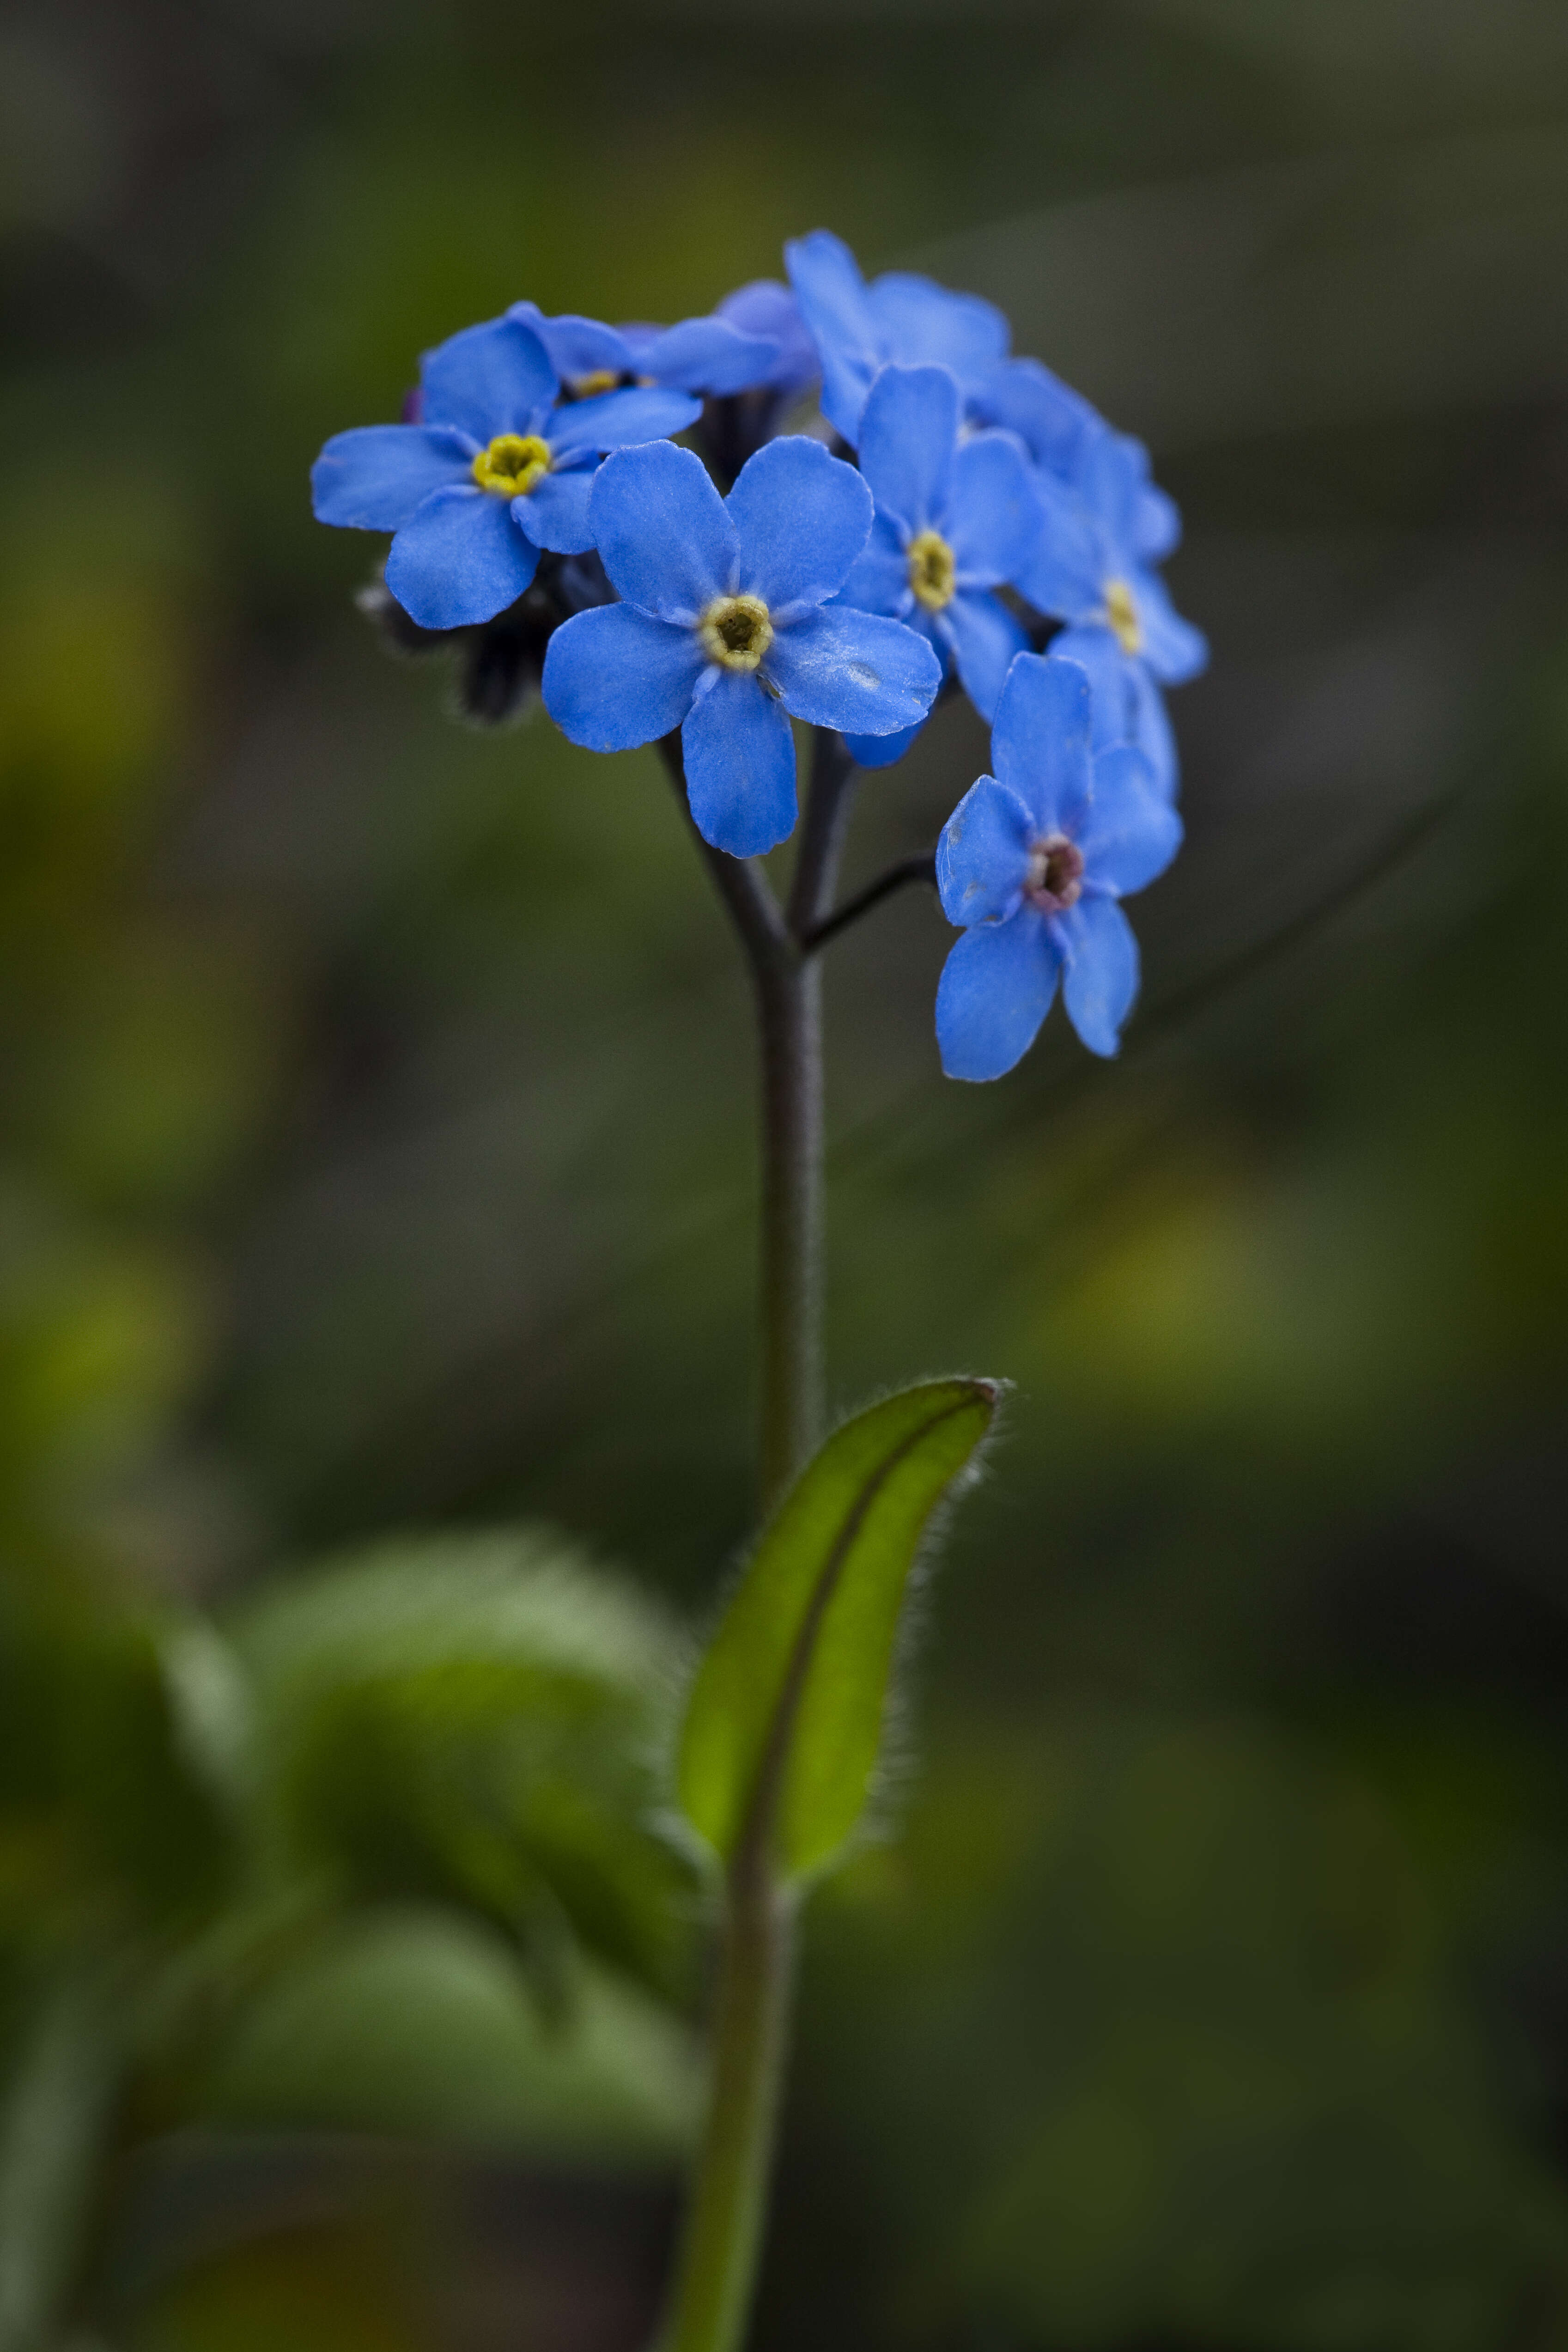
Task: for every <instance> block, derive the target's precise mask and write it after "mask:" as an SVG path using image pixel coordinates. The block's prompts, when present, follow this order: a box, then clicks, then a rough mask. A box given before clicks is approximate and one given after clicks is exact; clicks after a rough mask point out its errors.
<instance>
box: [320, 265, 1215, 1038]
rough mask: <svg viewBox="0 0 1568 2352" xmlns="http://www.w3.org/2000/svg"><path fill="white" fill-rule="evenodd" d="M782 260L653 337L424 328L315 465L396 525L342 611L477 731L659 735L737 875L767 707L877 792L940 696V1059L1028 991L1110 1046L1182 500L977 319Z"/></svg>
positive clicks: (1123, 986) (755, 844)
mask: <svg viewBox="0 0 1568 2352" xmlns="http://www.w3.org/2000/svg"><path fill="white" fill-rule="evenodd" d="M786 262H787V265H788V269H789V285H788V286H786V285H784V284H781V283H779V282H775V281H773V280H760V281H758V282H757V283H755V284H753V285H750V286H746V287H742V288H741V289H739V290H738V291H737V292H736V293H734V294H732V295H730V296H729V297H727V299H726V300H725V301H724V302H723V303H721V304H720V306H719V308H718V310H716V312H715V313H714V314H713V315H712V316H711V317H708V318H704V319H686V320H682V321H681V322H680V323H679V324H677V325H675V326H673V327H656V326H651V325H643V324H638V325H628V326H620V327H612V326H609V325H606V324H604V323H603V322H601V320H594V319H587V318H581V317H578V316H575V315H571V314H567V315H558V316H553V317H552V316H549V315H547V314H546V313H545V312H544V311H543V310H540V309H539V308H538V305H537V304H536V303H533V302H530V301H522V302H518V303H517V304H515V305H514V306H513V308H512V309H511V310H508V311H507V313H506V315H505V316H504V317H502V318H499V319H494V320H489V321H487V322H486V324H484V325H481V326H477V327H471V328H467V329H465V331H463V332H461V333H459V334H456V335H454V336H453V337H452V338H451V339H450V340H449V341H447V342H444V343H443V344H441V345H440V346H439V347H438V348H436V349H435V350H434V351H432V352H427V353H426V355H425V357H424V360H423V366H422V369H421V374H420V383H419V386H418V388H417V390H416V391H415V392H414V393H413V394H411V395H410V397H409V400H408V402H407V404H406V405H405V409H404V415H403V421H402V423H400V424H396V425H370V426H364V427H361V428H359V429H358V430H355V431H350V432H347V433H340V434H338V435H336V436H334V437H333V438H332V439H331V440H329V442H328V443H327V445H326V447H325V448H324V449H323V451H322V453H321V455H320V457H319V459H318V460H317V464H316V467H315V471H314V475H313V478H312V479H313V488H314V494H315V508H316V513H317V515H318V517H319V519H320V520H322V521H324V522H329V523H336V524H340V525H346V526H349V527H350V528H356V529H361V530H375V531H382V532H388V533H390V534H391V546H390V549H389V551H388V552H387V555H386V560H385V565H384V570H383V572H382V577H381V579H380V580H379V581H378V583H376V585H375V586H374V587H373V588H372V589H371V590H370V591H368V592H367V593H366V596H365V597H364V599H362V601H363V602H364V603H365V604H366V605H367V608H368V609H371V610H372V611H373V612H375V614H377V616H378V617H379V618H380V619H381V620H382V624H383V625H385V626H386V627H387V629H388V632H389V634H390V635H392V637H393V639H394V641H395V642H397V643H398V644H400V645H402V646H405V647H407V648H409V649H415V650H417V649H423V647H425V646H444V645H453V646H456V647H458V648H460V649H461V652H462V656H463V662H464V678H465V688H464V692H465V703H466V706H467V707H468V708H469V709H470V710H471V711H473V712H474V714H475V715H476V716H480V717H485V718H498V717H502V716H505V715H507V713H509V712H510V711H511V710H512V709H516V708H517V705H518V703H519V701H520V700H521V699H522V698H523V697H524V696H525V695H526V694H527V693H528V691H529V690H531V689H532V688H538V690H539V691H540V692H541V693H542V697H543V699H544V703H545V707H546V709H548V710H549V713H550V715H551V717H552V718H553V719H555V720H556V722H557V724H558V725H559V727H560V728H561V729H562V730H563V731H564V732H565V734H566V735H567V736H569V737H570V740H572V741H573V742H576V743H580V744H583V745H585V746H587V747H588V748H589V749H591V750H594V751H622V750H629V749H631V748H632V747H634V746H636V745H639V744H644V743H649V742H652V741H653V740H656V739H664V738H674V736H675V734H676V733H677V731H678V734H679V738H680V744H681V754H682V763H683V771H684V774H685V782H686V790H687V794H688V797H689V801H690V806H691V812H692V816H693V819H694V821H695V824H696V825H697V827H698V830H699V831H700V832H701V833H702V835H703V836H704V838H705V839H706V841H708V842H709V843H710V844H712V845H714V846H715V847H716V848H717V849H720V850H723V851H726V852H727V853H728V854H729V855H731V856H737V857H745V856H754V855H757V854H758V853H760V852H763V851H766V850H768V849H770V848H772V847H773V846H774V845H776V844H777V843H779V842H780V841H782V840H784V839H785V838H786V837H787V836H788V835H789V833H790V832H791V831H792V830H793V828H794V825H795V823H796V818H797V795H796V776H795V748H794V738H793V734H792V731H791V729H790V725H789V721H790V719H800V720H801V721H804V722H805V723H807V724H809V725H811V726H814V727H819V728H825V729H831V730H837V731H838V732H839V733H841V735H842V736H843V738H844V740H845V742H846V744H847V746H848V748H849V751H850V753H851V755H852V758H853V760H854V761H856V762H857V763H858V764H859V765H861V766H862V767H866V768H886V767H889V766H891V765H892V764H893V763H894V761H897V760H898V759H899V758H900V757H901V756H902V754H903V753H904V751H905V750H907V748H908V746H909V745H910V744H911V743H912V742H913V741H914V740H915V737H916V736H917V735H918V734H919V733H920V732H921V730H922V729H923V727H924V726H925V721H926V719H927V718H928V716H929V714H930V711H931V709H932V708H933V707H934V705H935V703H936V700H937V698H938V697H939V696H940V695H943V694H946V693H959V692H961V693H963V694H964V695H966V696H967V698H968V699H969V701H970V702H971V703H972V704H973V705H974V707H975V709H976V710H977V711H978V713H979V714H980V716H981V717H982V718H983V719H986V720H988V721H989V722H991V723H992V724H993V728H994V733H993V766H994V768H995V770H996V773H995V774H994V775H990V776H984V777H982V778H981V779H980V781H979V782H977V783H976V784H975V785H974V786H973V788H972V789H971V790H970V791H969V792H968V793H967V795H966V796H965V798H964V799H963V801H962V803H961V804H960V806H959V807H958V808H957V810H956V812H955V814H954V815H953V817H952V818H951V819H950V821H949V823H948V824H947V826H946V831H945V832H944V835H943V837H942V841H941V844H940V846H939V850H938V856H937V873H938V880H939V885H940V889H941V895H942V904H943V908H944V910H945V911H946V914H947V916H948V918H949V919H950V920H951V921H953V922H954V923H955V924H956V925H958V926H959V927H960V928H961V929H962V930H963V937H962V938H961V939H960V940H959V941H958V942H957V944H956V947H955V948H954V950H953V952H952V955H951V956H950V958H949V960H948V962H947V966H946V971H945V972H944V974H943V979H942V983H941V988H940V991H939V993H938V1000H937V1031H938V1037H939V1042H940V1045H941V1049H942V1057H943V1065H944V1067H945V1068H946V1070H947V1071H948V1072H949V1073H950V1074H951V1075H953V1076H958V1077H969V1078H985V1077H994V1076H998V1075H999V1074H1000V1073H1001V1072H1002V1071H1003V1070H1005V1069H1008V1068H1010V1067H1011V1066H1012V1064H1013V1063H1014V1062H1016V1061H1017V1060H1018V1058H1019V1055H1021V1054H1022V1053H1023V1052H1024V1051H1025V1049H1026V1048H1027V1046H1028V1045H1029V1044H1030V1040H1031V1039H1032V1037H1033V1036H1034V1034H1035V1032H1036V1030H1037V1029H1038V1028H1039V1026H1040V1022H1041V1021H1042V1020H1043V1018H1044V1016H1045V1013H1046V1011H1047V1009H1048V1008H1049V1006H1050V1003H1051V999H1052V996H1053V995H1054V992H1055V990H1056V986H1057V982H1058V979H1059V978H1060V979H1061V986H1062V994H1063V999H1064V1002H1065V1004H1066V1007H1067V1011H1068V1013H1069V1016H1070V1017H1071V1020H1072V1022H1073V1024H1074V1025H1075V1026H1076V1028H1077V1029H1078V1032H1079V1034H1080V1035H1081V1036H1082V1039H1083V1041H1084V1043H1085V1044H1086V1045H1089V1046H1090V1047H1091V1048H1092V1050H1093V1051H1094V1052H1096V1053H1101V1054H1110V1053H1113V1052H1114V1051H1115V1050H1116V1046H1117V1043H1118V1039H1119V1035H1120V1030H1121V1025H1122V1023H1123V1021H1124V1018H1125V1016H1126V1013H1127V1011H1128V1009H1129V1007H1130V1005H1131V1003H1132V1000H1133V995H1134V991H1135V988H1136V980H1137V951H1136V948H1135V945H1134V940H1133V937H1132V933H1131V931H1130V929H1129V928H1128V926H1127V922H1126V919H1125V917H1124V915H1123V913H1122V911H1121V907H1120V903H1119V902H1120V899H1121V898H1122V897H1123V896H1124V894H1125V893H1127V892H1129V891H1132V890H1134V889H1137V888H1140V887H1142V886H1143V885H1144V884H1145V882H1148V881H1151V880H1153V878H1154V877H1155V875H1156V874H1158V873H1159V872H1160V871H1161V870H1162V869H1163V868H1164V866H1166V864H1167V863H1168V862H1169V860H1170V858H1171V857H1172V856H1173V855H1174V854H1175V851H1176V845H1177V843H1178V841H1179V839H1180V835H1181V827H1180V823H1179V820H1178V819H1177V817H1176V813H1175V808H1174V800H1175V795H1176V781H1177V777H1176V752H1175V747H1174V740H1173V738H1172V735H1171V730H1170V727H1169V724H1168V721H1167V719H1166V711H1165V705H1164V699H1163V691H1162V689H1163V688H1166V687H1167V686H1172V685H1175V684H1177V683H1179V682H1180V681H1181V680H1182V679H1184V678H1187V677H1192V676H1194V675H1195V674H1196V673H1197V670H1199V669H1200V668H1201V667H1202V666H1203V663H1204V660H1205V657H1206V656H1205V647H1204V643H1203V640H1202V638H1201V636H1200V635H1198V633H1197V631H1196V630H1195V629H1193V628H1192V627H1190V626H1189V625H1188V624H1187V623H1186V622H1185V621H1183V620H1181V619H1180V618H1179V617H1178V615H1177V614H1176V612H1175V611H1174V609H1173V607H1172V605H1171V604H1170V601H1169V598H1168V596H1167V595H1166V591H1165V588H1164V586H1163V583H1161V581H1160V578H1159V575H1158V572H1157V569H1156V567H1157V565H1158V564H1159V562H1160V561H1161V560H1162V558H1163V557H1165V556H1166V555H1167V554H1168V553H1169V552H1170V551H1171V550H1172V548H1173V547H1174V546H1175V545H1176V539H1177V537H1178V534H1179V522H1178V519H1177V516H1176V509H1175V507H1174V506H1173V505H1172V503H1171V501H1170V500H1169V499H1167V498H1166V496H1165V494H1164V493H1163V492H1162V491H1160V490H1159V489H1157V488H1155V485H1154V483H1153V481H1152V480H1151V478H1150V473H1149V464H1148V457H1147V454H1146V452H1145V450H1144V449H1143V447H1142V446H1141V445H1140V444H1139V443H1137V442H1135V441H1133V440H1131V439H1129V438H1127V437H1126V436H1124V435H1122V434H1120V433H1117V432H1115V431H1114V430H1113V428H1112V427H1111V426H1110V425H1108V424H1107V423H1106V422H1105V421H1104V419H1103V418H1102V417H1101V416H1100V415H1097V413H1096V412H1095V410H1094V409H1093V408H1092V406H1091V405H1090V404H1089V403H1088V402H1087V401H1085V400H1084V399H1082V397H1081V396H1080V395H1079V394H1076V393H1074V392H1072V391H1071V390H1070V389H1069V387H1068V386H1067V385H1065V384H1064V383H1061V381H1060V380H1059V379H1058V378H1057V377H1055V376H1054V375H1052V374H1051V372H1050V371H1049V370H1048V369H1047V368H1045V367H1043V366H1042V365H1041V364H1040V362H1038V361H1036V360H1032V359H1020V358H1016V357H1014V356H1012V354H1011V352H1010V349H1009V342H1010V337H1009V328H1008V323H1007V320H1006V319H1005V318H1004V317H1003V315H1002V313H1001V312H1000V311H999V310H997V309H995V308H994V307H993V305H991V304H990V303H988V302H986V301H983V300H981V299H978V298H977V297H976V296H972V295H966V294H956V293H953V292H951V291H949V290H948V289H946V288H945V287H941V286H937V285H936V284H934V283H933V282H932V281H931V280H930V279H929V278H921V277H916V276H912V275H910V274H907V273H904V272H898V271H894V272H890V273H888V274H887V275H886V276H883V277H882V278H877V279H875V280H874V281H873V282H872V283H870V284H867V283H866V282H865V280H864V279H863V278H862V275H861V272H860V269H859V268H858V267H857V265H856V263H855V260H854V257H853V256H852V253H851V252H850V250H849V248H848V247H846V246H845V245H844V244H843V243H842V242H841V240H840V239H839V238H838V237H835V236H831V235H830V234H829V233H828V232H827V231H826V230H818V231H817V232H816V233H815V234H813V235H812V236H806V237H802V238H800V239H799V240H798V241H796V242H795V243H793V244H791V245H790V246H789V247H787V248H786ZM1048 645H1049V646H1050V654H1049V656H1048V657H1047V656H1045V655H1044V648H1045V647H1046V646H1048Z"/></svg>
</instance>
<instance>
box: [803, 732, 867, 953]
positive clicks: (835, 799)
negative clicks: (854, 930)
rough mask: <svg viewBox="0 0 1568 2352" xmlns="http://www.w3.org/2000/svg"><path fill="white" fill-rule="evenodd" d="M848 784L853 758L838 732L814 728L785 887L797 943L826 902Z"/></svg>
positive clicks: (846, 814) (850, 792) (848, 801)
mask: <svg viewBox="0 0 1568 2352" xmlns="http://www.w3.org/2000/svg"><path fill="white" fill-rule="evenodd" d="M854 786H855V767H854V761H852V759H851V757H850V754H849V751H848V748H847V746H846V745H845V742H844V739H843V737H842V736H841V735H840V734H838V733H836V732H835V731H834V730H833V729H831V728H830V727H818V728H814V729H813V730H812V736H811V782H810V789H809V790H808V792H807V794H806V817H805V822H804V824H802V825H801V827H800V851H799V853H798V855H797V856H796V859H795V876H794V879H793V881H792V882H791V884H790V887H789V929H790V930H791V931H792V932H793V933H794V935H795V937H796V939H797V940H800V943H801V944H802V945H804V943H805V941H806V939H807V937H808V935H809V934H810V930H811V929H812V927H813V926H814V925H815V924H817V923H819V922H821V919H822V918H823V916H824V915H825V914H826V913H827V911H828V908H830V907H831V904H832V899H833V887H834V885H835V883H836V882H837V880H838V873H839V857H840V854H841V851H842V848H843V844H844V834H845V831H846V829H847V827H848V824H849V820H850V809H851V807H852V803H853V801H854Z"/></svg>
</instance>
